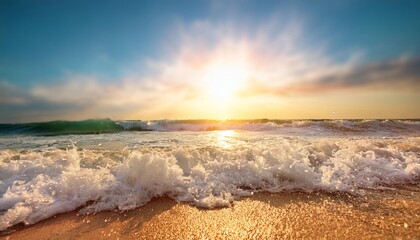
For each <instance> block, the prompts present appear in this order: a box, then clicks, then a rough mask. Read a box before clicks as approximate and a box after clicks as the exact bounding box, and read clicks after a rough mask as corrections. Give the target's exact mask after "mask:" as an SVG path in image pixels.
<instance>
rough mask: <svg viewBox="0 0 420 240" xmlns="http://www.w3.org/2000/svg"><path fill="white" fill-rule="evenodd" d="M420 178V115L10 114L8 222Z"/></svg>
mask: <svg viewBox="0 0 420 240" xmlns="http://www.w3.org/2000/svg"><path fill="white" fill-rule="evenodd" d="M406 185H410V186H414V187H415V189H417V190H416V191H418V190H419V185H420V120H269V119H259V120H225V121H217V120H156V121H135V120H130V121H113V120H110V119H97V120H85V121H74V122H72V121H54V122H44V123H26V124H0V231H2V230H5V229H8V228H9V227H11V226H14V225H16V224H19V223H24V224H33V223H36V222H39V221H41V220H43V219H47V218H50V217H52V216H54V215H56V214H59V213H64V212H70V211H73V210H76V209H80V213H92V212H100V211H106V210H116V211H124V210H130V209H135V208H137V207H140V206H143V205H145V204H146V203H148V202H149V201H150V200H151V199H152V198H159V197H169V198H171V199H173V200H175V201H177V202H184V203H187V204H190V205H193V206H196V207H199V208H207V209H213V208H220V207H229V206H232V205H234V204H235V202H236V201H237V200H239V199H241V198H244V197H249V196H252V195H254V194H256V193H260V192H270V193H282V192H283V193H284V192H305V193H314V192H328V193H346V194H350V195H355V196H359V195H363V194H365V193H366V191H371V190H378V191H382V190H384V191H393V190H398V189H400V188H402V187H404V186H406Z"/></svg>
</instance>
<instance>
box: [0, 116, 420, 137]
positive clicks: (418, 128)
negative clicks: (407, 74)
mask: <svg viewBox="0 0 420 240" xmlns="http://www.w3.org/2000/svg"><path fill="white" fill-rule="evenodd" d="M213 130H244V131H286V132H287V131H294V130H296V131H299V130H302V131H303V130H305V131H317V132H333V133H369V132H393V133H401V132H408V133H420V120H276V119H251V120H153V121H141V120H127V121H112V120H110V119H91V120H84V121H52V122H41V123H23V124H0V135H8V134H26V135H36V136H55V135H68V134H100V133H113V132H121V131H163V132H172V131H213Z"/></svg>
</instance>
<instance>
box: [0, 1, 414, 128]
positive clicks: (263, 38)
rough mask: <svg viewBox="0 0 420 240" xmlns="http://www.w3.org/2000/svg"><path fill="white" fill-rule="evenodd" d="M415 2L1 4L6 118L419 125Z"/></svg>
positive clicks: (1, 110)
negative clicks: (378, 121) (358, 121)
mask: <svg viewBox="0 0 420 240" xmlns="http://www.w3.org/2000/svg"><path fill="white" fill-rule="evenodd" d="M419 12H420V1H414V0H412V1H411V0H405V1H391V0H389V1H388V0H385V1H375V0H374V1H344V0H338V1H322V0H321V1H309V0H307V1H280V0H278V1H269V0H266V1H250V0H231V1H221V0H213V1H212V0H208V1H204V0H195V1H193V0H191V1H185V0H179V1H160V0H157V1H156V0H155V1H125V0H123V1H108V0H104V1H92V0H88V1H66V0H63V1H52V0H51V1H43V0H39V1H30V0H27V1H20V0H1V1H0V122H3V123H13V122H34V121H50V120H81V119H90V118H111V119H115V120H124V119H138V120H152V119H257V118H270V119H318V118H323V119H325V118H327V119H353V118H356V119H361V118H369V119H371V118H375V119H378V118H380V119H383V118H400V119H401V118H404V119H405V118H420V107H419V106H420V44H419V43H420V17H419Z"/></svg>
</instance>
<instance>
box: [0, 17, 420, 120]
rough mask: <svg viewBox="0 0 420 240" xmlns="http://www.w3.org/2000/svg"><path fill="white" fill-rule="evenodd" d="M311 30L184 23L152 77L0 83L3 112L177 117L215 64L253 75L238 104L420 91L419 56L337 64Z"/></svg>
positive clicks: (200, 95)
mask: <svg viewBox="0 0 420 240" xmlns="http://www.w3.org/2000/svg"><path fill="white" fill-rule="evenodd" d="M304 33H305V29H304V25H303V24H302V23H301V22H299V21H296V20H293V21H291V22H289V23H288V24H282V25H281V26H279V25H278V24H276V21H272V22H270V23H267V24H266V25H264V26H262V27H259V28H254V29H246V28H243V27H241V26H239V25H235V24H230V25H223V26H220V25H217V24H213V23H211V22H206V21H198V22H194V23H192V24H191V25H184V24H179V25H178V26H177V27H176V28H175V30H174V32H173V33H172V36H171V41H170V42H168V46H166V47H167V48H166V49H168V53H167V54H166V55H164V56H162V58H161V59H153V60H149V61H148V62H147V64H146V66H147V67H148V68H149V69H148V71H147V72H149V74H146V75H145V74H137V73H136V72H137V71H135V70H133V71H132V73H128V74H127V75H126V76H125V77H122V78H120V79H115V80H114V81H101V79H99V78H98V77H96V76H82V75H72V76H69V77H68V78H67V79H65V81H59V82H57V83H55V84H48V85H47V84H39V85H36V86H35V87H32V88H30V89H23V88H19V87H17V86H14V85H13V84H11V83H8V82H1V83H0V107H1V109H0V111H1V115H2V116H6V115H8V116H11V117H10V119H13V118H12V117H13V116H15V119H16V117H17V116H25V117H29V118H32V119H41V120H45V119H57V118H70V119H74V118H89V117H112V118H166V117H171V116H172V115H171V114H173V112H174V111H176V109H178V108H181V107H184V108H191V111H194V109H192V106H197V105H199V104H202V103H204V102H206V98H208V96H207V95H206V94H207V93H206V88H208V82H207V81H208V80H207V79H206V74H208V68H209V66H212V65H214V64H218V63H228V64H231V63H235V64H239V66H241V67H243V68H246V71H247V76H246V78H245V79H243V82H242V83H241V86H240V87H239V88H240V89H238V91H237V92H236V93H235V94H236V98H237V99H236V100H237V101H241V100H243V99H246V98H251V97H256V96H257V97H258V96H266V95H270V96H279V97H285V96H287V95H289V94H291V93H293V94H301V95H305V94H308V93H311V94H317V93H323V94H324V93H325V92H328V91H341V90H347V89H351V90H352V91H377V90H378V89H393V90H394V91H419V90H420V67H419V66H420V58H418V57H399V58H397V59H390V60H383V61H377V62H365V61H355V60H354V59H355V58H354V56H349V58H348V60H347V61H342V62H336V61H335V60H334V59H332V58H331V57H329V56H328V55H327V54H326V53H325V52H324V50H323V49H325V48H326V46H316V47H314V46H312V49H311V48H309V47H308V46H307V45H305V42H304V41H303V40H302V39H304ZM313 48H315V49H313ZM226 81H229V79H226ZM220 88H223V85H221V86H220ZM207 100H208V99H207ZM13 106H20V107H19V108H15V109H14V108H13ZM40 113H42V114H40ZM31 116H32V117H31ZM40 116H42V117H40ZM6 119H8V118H6V117H3V118H2V121H7V120H6Z"/></svg>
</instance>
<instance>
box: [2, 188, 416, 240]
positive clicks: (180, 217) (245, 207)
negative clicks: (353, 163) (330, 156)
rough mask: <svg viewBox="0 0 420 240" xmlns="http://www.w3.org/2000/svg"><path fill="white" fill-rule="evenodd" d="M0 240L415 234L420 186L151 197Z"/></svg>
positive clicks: (68, 216)
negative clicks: (195, 199) (218, 200)
mask: <svg viewBox="0 0 420 240" xmlns="http://www.w3.org/2000/svg"><path fill="white" fill-rule="evenodd" d="M0 239H420V187H419V186H418V185H417V186H405V187H401V188H399V190H384V191H367V192H366V194H365V195H364V196H359V195H358V196H353V195H350V194H343V193H340V194H337V193H299V192H296V193H290V192H285V193H276V194H271V193H258V194H255V195H254V196H253V197H250V198H243V199H241V200H239V201H236V202H235V203H234V204H233V205H232V206H231V207H229V208H220V209H213V210H208V209H199V208H197V207H194V206H191V205H188V204H186V203H176V202H175V201H173V200H171V199H169V198H157V199H154V200H152V201H151V202H149V203H148V204H146V205H145V206H143V207H140V208H138V209H134V210H131V211H126V212H109V211H108V212H99V213H96V214H91V215H80V214H78V212H77V211H74V212H69V213H64V214H60V215H57V216H55V217H52V218H50V219H47V220H44V221H41V222H39V223H36V224H34V225H30V226H23V225H18V226H15V227H12V228H11V229H9V230H7V231H5V232H3V233H2V236H1V237H0Z"/></svg>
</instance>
